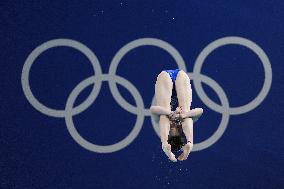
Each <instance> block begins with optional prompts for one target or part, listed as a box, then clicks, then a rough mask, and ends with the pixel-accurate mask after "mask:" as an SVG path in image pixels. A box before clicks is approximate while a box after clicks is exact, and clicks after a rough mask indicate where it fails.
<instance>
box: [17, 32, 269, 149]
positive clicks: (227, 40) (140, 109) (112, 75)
mask: <svg viewBox="0 0 284 189" xmlns="http://www.w3.org/2000/svg"><path fill="white" fill-rule="evenodd" d="M228 44H237V45H243V46H245V47H248V48H249V49H251V50H252V51H253V52H254V53H256V54H257V56H258V57H259V58H260V60H261V62H262V64H263V67H264V71H265V81H264V84H263V87H262V89H261V91H260V93H259V94H258V96H257V97H256V98H255V99H254V100H252V101H251V102H249V103H248V104H246V105H243V106H240V107H230V105H229V101H228V98H227V96H226V94H225V92H224V90H223V89H222V88H221V87H220V85H219V84H218V83H217V82H216V81H215V80H213V79H212V78H210V77H208V76H205V75H203V74H201V67H202V65H203V63H204V61H205V59H206V57H207V56H208V55H209V54H210V53H211V52H213V51H214V50H215V49H217V48H219V47H221V46H224V45H228ZM145 45H147V46H149V45H150V46H155V47H158V48H161V49H163V50H165V51H167V52H168V53H169V54H170V55H171V56H172V57H173V58H174V60H175V61H176V63H177V66H178V68H179V69H182V70H184V71H186V72H187V70H186V64H185V62H184V60H183V58H182V56H181V55H180V53H179V52H178V51H177V50H176V49H175V48H174V47H173V46H172V45H170V44H169V43H167V42H165V41H162V40H160V39H155V38H141V39H137V40H134V41H132V42H130V43H128V44H126V45H125V46H123V47H122V48H121V49H120V50H119V51H118V52H117V53H116V54H115V56H114V58H113V59H112V62H111V65H110V68H109V73H108V74H103V73H102V70H101V66H100V64H99V61H98V59H97V57H96V55H95V54H94V53H93V52H92V51H91V50H90V49H89V48H88V47H86V46H85V45H83V44H82V43H80V42H78V41H75V40H71V39H54V40H50V41H47V42H45V43H43V44H41V45H39V46H38V47H36V48H35V49H34V50H33V51H32V52H31V53H30V54H29V56H28V57H27V59H26V61H25V63H24V66H23V70H22V76H21V82H22V88H23V92H24V95H25V96H26V98H27V100H28V102H29V103H30V104H31V105H32V106H33V107H34V108H35V109H36V110H38V111H39V112H41V113H43V114H45V115H48V116H51V117H60V118H63V117H64V118H65V123H66V126H67V129H68V132H69V133H70V135H71V137H72V138H73V139H74V141H75V142H77V143H78V144H79V145H80V146H82V147H83V148H85V149H87V150H90V151H92V152H97V153H111V152H115V151H118V150H121V149H123V148H125V147H126V146H128V145H129V144H130V143H131V142H132V141H133V140H134V139H135V138H136V137H137V136H138V134H139V132H140V130H141V129H142V125H143V122H144V118H145V116H152V115H151V113H150V111H149V109H148V108H147V109H146V108H145V107H144V102H143V99H142V97H141V95H140V93H139V91H138V90H137V88H136V87H135V86H134V85H133V84H131V82H129V81H128V80H126V79H125V78H123V77H120V76H118V75H116V71H117V67H118V64H119V63H120V61H121V59H122V58H123V57H124V56H125V55H126V54H127V53H128V52H130V51H131V50H133V49H135V48H138V47H140V46H145ZM60 46H66V47H70V48H74V49H76V50H78V51H80V52H82V53H83V54H84V55H85V56H86V57H87V58H88V60H89V61H90V63H91V64H92V67H93V70H94V76H91V77H89V78H87V79H85V80H83V81H81V82H80V83H79V84H78V85H77V86H76V87H75V88H74V90H73V91H72V92H71V93H70V95H69V97H68V99H67V101H66V106H65V109H64V110H57V109H52V108H49V107H47V106H45V105H43V104H42V103H41V102H39V101H38V100H37V99H36V98H35V96H34V95H33V93H32V91H31V88H30V84H29V74H30V69H31V67H32V65H33V63H34V61H35V60H36V59H37V57H38V56H40V55H41V54H42V53H43V52H44V51H46V50H48V49H50V48H53V47H60ZM188 76H189V78H190V79H192V80H193V84H194V87H195V90H196V93H197V94H198V96H199V97H200V99H201V100H202V102H203V103H204V104H205V105H207V106H208V107H209V108H211V109H212V110H214V111H216V112H219V113H221V114H222V120H221V122H220V125H219V127H218V129H217V130H216V131H215V132H214V133H213V135H212V136H211V137H209V138H208V139H206V140H204V141H202V142H200V143H196V144H194V148H193V151H200V150H203V149H206V148H208V147H210V146H211V145H213V144H214V143H216V142H217V141H218V140H219V139H220V138H221V137H222V135H223V133H224V132H225V130H226V128H227V126H228V123H229V117H230V115H238V114H243V113H246V112H248V111H251V110H253V109H254V108H256V107H257V106H259V105H260V104H261V102H262V101H263V100H264V99H265V97H266V96H267V94H268V92H269V90H270V87H271V83H272V69H271V64H270V61H269V59H268V57H267V55H266V54H265V52H264V51H263V50H262V49H261V47H259V46H258V45H257V44H256V43H254V42H252V41H250V40H248V39H245V38H241V37H236V36H230V37H224V38H220V39H217V40H215V41H213V42H212V43H210V44H209V45H208V46H207V47H205V48H204V49H203V50H202V51H201V53H200V54H199V56H198V57H197V59H196V62H195V65H194V68H193V72H192V73H188ZM103 81H108V84H109V88H110V91H111V93H112V96H113V97H114V99H115V100H116V102H117V103H118V104H119V105H120V106H121V107H122V108H123V109H125V110H126V111H128V112H130V113H133V114H135V115H137V119H136V123H135V125H134V128H133V129H132V131H131V132H130V133H129V135H128V136H126V137H125V138H124V139H123V140H121V141H119V142H117V143H115V144H112V145H106V146H101V145H96V144H93V143H91V142H89V141H87V140H85V139H84V138H83V137H82V136H81V135H80V134H79V132H78V131H77V130H76V128H75V125H74V122H73V116H74V115H77V114H80V113H82V112H83V111H84V110H86V109H87V108H88V107H89V106H90V105H91V104H92V103H93V102H94V101H95V100H96V98H97V96H98V94H99V92H100V89H101V85H102V82H103ZM201 82H204V83H205V84H207V85H208V86H209V87H211V88H212V89H213V90H214V91H215V92H216V94H217V95H218V97H219V99H220V101H221V105H218V104H216V103H215V102H213V101H212V100H211V99H210V98H209V97H208V96H207V95H206V94H205V92H204V90H203V88H202V85H201ZM117 83H118V84H120V85H122V86H124V87H125V88H126V89H127V90H129V92H130V93H131V95H132V96H133V98H134V100H135V102H136V106H137V107H134V106H133V105H131V104H130V103H128V102H127V101H126V100H125V99H124V98H123V97H122V96H121V94H120V92H119V91H118V88H117ZM92 84H93V85H94V86H93V89H92V91H91V93H90V95H89V96H88V97H87V99H86V100H85V101H84V102H83V103H81V104H80V105H78V106H77V107H73V106H74V102H75V100H76V98H77V97H78V95H79V94H80V93H81V92H82V90H84V89H85V88H86V87H88V86H89V85H92ZM154 103H155V99H154V98H153V100H152V105H153V104H154ZM151 121H152V125H153V128H154V130H155V131H156V133H157V135H158V136H159V132H158V125H157V120H155V119H154V117H153V116H152V117H151Z"/></svg>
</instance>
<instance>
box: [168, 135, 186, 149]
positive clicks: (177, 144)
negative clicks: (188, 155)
mask: <svg viewBox="0 0 284 189" xmlns="http://www.w3.org/2000/svg"><path fill="white" fill-rule="evenodd" d="M168 143H169V144H170V145H171V150H172V151H179V150H180V149H181V148H182V147H183V146H184V142H183V140H182V137H181V136H169V138H168Z"/></svg>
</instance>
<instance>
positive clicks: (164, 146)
mask: <svg viewBox="0 0 284 189" xmlns="http://www.w3.org/2000/svg"><path fill="white" fill-rule="evenodd" d="M162 149H163V151H164V152H165V154H166V155H167V156H168V158H169V159H170V160H171V161H173V162H177V159H176V157H175V155H174V154H173V153H172V151H171V145H170V144H169V143H167V142H163V143H162Z"/></svg>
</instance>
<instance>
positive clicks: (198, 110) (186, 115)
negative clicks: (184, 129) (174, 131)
mask: <svg viewBox="0 0 284 189" xmlns="http://www.w3.org/2000/svg"><path fill="white" fill-rule="evenodd" d="M202 113H203V109H202V108H194V109H192V110H189V111H188V112H183V113H182V114H181V117H182V118H183V119H185V118H192V117H200V116H201V115H202Z"/></svg>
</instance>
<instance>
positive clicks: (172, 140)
mask: <svg viewBox="0 0 284 189" xmlns="http://www.w3.org/2000/svg"><path fill="white" fill-rule="evenodd" d="M155 97H156V102H157V106H152V107H151V108H150V110H151V112H152V113H153V114H154V115H158V116H159V129H160V137H161V142H162V149H163V151H164V152H165V154H166V155H167V156H168V158H169V159H170V160H171V161H173V162H176V161H177V159H176V157H175V155H174V153H173V152H178V151H180V150H182V154H181V155H180V156H179V157H178V160H180V161H183V160H186V159H187V157H188V155H189V153H190V152H191V150H192V148H193V122H194V121H196V120H197V119H198V118H199V117H200V116H201V114H202V113H203V109H202V108H195V109H191V102H192V89H191V84H190V79H189V77H188V75H187V74H186V73H185V72H184V71H183V70H180V69H176V70H164V71H162V72H161V73H160V74H159V75H158V77H157V81H156V84H155Z"/></svg>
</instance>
